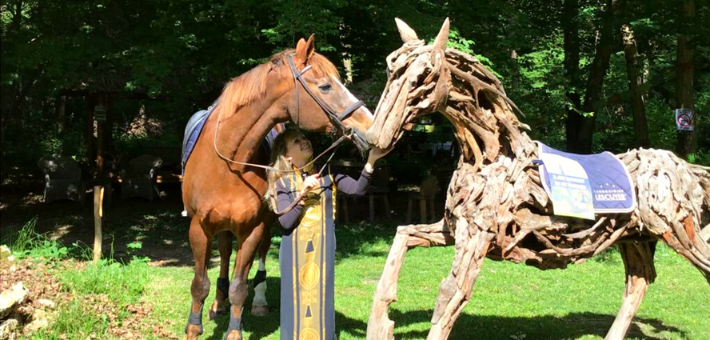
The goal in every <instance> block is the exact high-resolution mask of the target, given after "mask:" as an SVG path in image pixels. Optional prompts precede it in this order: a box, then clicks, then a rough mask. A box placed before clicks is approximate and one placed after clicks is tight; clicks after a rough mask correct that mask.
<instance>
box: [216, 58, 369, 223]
mask: <svg viewBox="0 0 710 340" xmlns="http://www.w3.org/2000/svg"><path fill="white" fill-rule="evenodd" d="M288 66H289V68H290V69H291V74H292V75H293V78H294V90H295V92H296V126H299V123H300V121H299V120H300V107H299V98H298V93H299V92H298V83H300V84H301V86H303V89H304V90H305V91H306V92H307V93H308V94H309V95H310V96H311V98H312V99H313V100H314V101H315V102H316V103H317V104H318V106H320V108H321V109H322V110H323V111H324V112H325V114H326V115H327V116H328V119H329V120H330V121H331V123H332V124H333V125H334V126H335V127H336V129H337V130H338V131H340V132H341V134H342V135H341V136H340V138H338V139H337V140H336V141H335V142H333V143H332V144H331V145H330V146H329V147H328V148H327V149H325V150H324V151H323V152H321V153H320V154H318V156H316V157H315V158H313V159H312V160H311V161H310V162H308V163H306V164H305V165H303V166H301V167H298V168H294V169H292V170H279V169H276V168H274V167H272V166H268V165H262V164H255V163H249V162H239V161H235V160H232V159H229V158H228V157H226V156H224V155H222V153H220V152H219V149H218V148H217V133H218V131H219V123H220V120H221V118H222V110H219V113H218V114H217V123H216V124H215V131H214V139H213V146H214V150H215V152H216V153H217V155H218V156H219V157H220V158H222V159H223V160H225V161H227V162H228V163H232V164H238V165H244V166H252V167H256V168H261V169H264V170H266V171H272V172H279V173H293V172H298V171H302V170H303V169H306V168H308V167H309V166H311V165H312V164H313V163H315V162H316V161H317V160H318V159H319V158H321V157H322V156H323V155H325V154H326V153H327V152H329V151H330V150H333V153H332V154H331V155H330V157H328V160H326V162H325V164H323V167H321V169H320V171H319V172H318V174H319V175H321V174H322V173H323V170H325V168H326V167H327V166H328V164H329V163H330V161H331V160H332V159H333V156H335V151H336V150H337V147H338V146H339V145H340V144H341V143H342V142H344V141H345V140H346V139H351V140H352V141H353V143H355V144H356V146H357V147H358V148H360V149H367V148H368V147H369V144H368V143H367V142H366V141H365V138H364V136H362V135H361V133H359V132H358V131H356V130H355V129H353V128H352V127H350V126H347V125H345V124H343V120H345V119H347V118H348V117H349V116H350V115H351V114H353V112H355V111H357V109H359V108H360V107H363V106H364V105H365V103H364V102H363V101H361V100H358V101H356V102H354V103H352V104H350V105H349V106H348V107H346V108H345V110H343V112H341V113H340V114H338V113H336V111H335V110H333V109H332V108H331V107H330V106H329V105H328V104H327V103H325V102H324V101H323V100H321V99H320V98H318V97H317V96H316V95H315V93H313V91H311V89H310V88H309V87H308V85H306V81H305V80H304V79H303V75H304V74H305V73H306V72H308V70H310V69H311V65H308V66H306V67H304V68H303V69H302V70H301V71H300V72H299V71H298V70H297V69H296V65H295V64H294V63H293V57H292V56H289V57H288ZM215 105H216V104H215ZM302 196H303V195H299V197H297V198H296V199H295V200H294V201H293V202H292V203H291V205H289V206H288V207H287V208H286V209H284V210H283V211H280V212H279V211H275V213H276V214H277V215H283V214H285V213H286V212H288V211H290V210H291V209H293V208H294V207H295V206H296V204H298V202H299V201H300V200H301V198H302Z"/></svg>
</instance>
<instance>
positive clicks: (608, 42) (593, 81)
mask: <svg viewBox="0 0 710 340" xmlns="http://www.w3.org/2000/svg"><path fill="white" fill-rule="evenodd" d="M613 5H614V4H613V0H607V2H606V5H605V7H606V8H605V10H604V12H603V13H602V14H601V18H602V19H601V24H600V25H599V42H598V43H597V48H596V54H595V56H594V61H593V62H592V66H591V70H590V72H589V78H588V79H587V91H586V93H585V95H584V106H583V107H582V110H583V111H584V112H591V113H592V114H591V115H589V116H588V117H582V119H581V125H580V126H579V130H578V133H577V136H576V137H577V143H576V145H575V147H576V150H574V151H573V152H576V153H582V154H589V153H592V141H593V136H594V122H595V120H596V116H597V115H598V114H599V111H600V110H601V109H602V108H603V107H604V105H605V103H604V101H603V94H602V89H603V87H604V77H605V76H606V71H607V70H608V69H609V59H610V58H611V50H612V35H613V29H612V26H613V16H612V10H613Z"/></svg>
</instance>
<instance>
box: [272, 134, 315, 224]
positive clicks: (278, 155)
mask: <svg viewBox="0 0 710 340" xmlns="http://www.w3.org/2000/svg"><path fill="white" fill-rule="evenodd" d="M301 135H302V133H301V131H300V130H298V129H295V128H289V129H286V131H284V132H282V133H280V134H279V135H278V137H276V140H275V141H274V146H273V147H272V149H271V164H270V165H271V166H272V167H274V168H276V170H279V171H268V180H269V189H268V190H266V195H264V199H265V200H266V202H267V203H268V205H269V208H270V209H271V210H272V211H278V206H277V202H276V184H277V182H278V181H279V179H281V178H282V177H285V176H289V177H291V180H292V185H293V186H294V190H296V191H300V190H301V189H302V188H303V179H302V178H301V176H294V175H293V174H294V173H293V172H289V171H293V170H294V166H293V164H292V163H291V162H289V160H288V159H287V157H286V151H287V150H288V143H289V142H290V141H292V140H293V139H294V138H296V137H298V136H301ZM309 161H310V159H309ZM312 169H313V164H311V165H309V166H308V167H306V168H305V169H303V171H305V172H310V171H311V170H312ZM280 171H284V172H280Z"/></svg>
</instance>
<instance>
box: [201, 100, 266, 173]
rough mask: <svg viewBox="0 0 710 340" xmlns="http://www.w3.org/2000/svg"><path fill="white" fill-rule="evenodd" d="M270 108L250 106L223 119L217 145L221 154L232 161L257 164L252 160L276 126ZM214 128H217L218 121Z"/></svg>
mask: <svg viewBox="0 0 710 340" xmlns="http://www.w3.org/2000/svg"><path fill="white" fill-rule="evenodd" d="M268 108H269V105H258V104H257V105H248V106H245V107H242V108H240V109H239V110H237V112H236V113H234V114H233V115H231V116H230V117H229V118H227V119H225V118H222V120H221V121H220V123H219V130H218V131H217V134H218V136H217V143H216V144H217V148H218V149H219V151H220V153H221V154H222V155H223V156H225V157H227V158H229V159H230V160H232V161H236V162H250V163H253V162H256V161H257V160H255V159H252V158H253V156H254V155H255V154H257V152H258V151H259V147H260V146H261V143H262V141H263V140H264V138H265V137H266V134H267V133H268V132H269V131H270V130H271V129H272V128H273V127H274V125H275V120H274V119H273V118H271V117H270V115H269V113H270V112H269V110H268ZM214 128H216V120H215V121H214ZM213 133H214V131H213ZM210 137H212V138H213V137H214V136H210ZM265 161H266V160H263V161H261V162H260V163H265ZM230 168H233V169H237V168H242V166H239V165H232V166H230Z"/></svg>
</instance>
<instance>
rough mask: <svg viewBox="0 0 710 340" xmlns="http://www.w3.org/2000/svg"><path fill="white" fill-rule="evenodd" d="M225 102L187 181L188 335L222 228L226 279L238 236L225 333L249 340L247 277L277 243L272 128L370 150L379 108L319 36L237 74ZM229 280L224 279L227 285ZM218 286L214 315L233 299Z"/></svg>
mask: <svg viewBox="0 0 710 340" xmlns="http://www.w3.org/2000/svg"><path fill="white" fill-rule="evenodd" d="M218 103H219V104H217V107H216V108H215V111H214V112H213V113H212V114H211V116H210V117H209V118H208V119H207V121H206V122H205V126H204V128H203V130H202V134H201V136H202V138H200V139H198V141H197V143H196V144H195V148H194V150H193V152H192V155H191V156H190V159H189V161H188V162H187V164H186V165H185V173H184V179H183V202H184V204H185V209H186V211H187V214H188V215H189V216H190V217H191V222H190V231H189V237H190V247H191V248H192V252H193V255H194V257H195V276H194V278H193V280H192V287H191V293H192V306H191V309H190V317H189V319H188V324H187V327H186V328H185V333H186V335H187V336H186V338H187V339H197V337H198V336H199V335H200V334H202V308H203V305H204V301H205V298H206V297H207V295H208V292H209V288H210V281H209V278H208V277H207V267H208V265H207V264H208V261H209V258H210V253H211V244H212V240H213V237H214V236H215V235H217V234H218V233H221V234H220V242H219V243H220V258H221V262H222V264H221V270H220V277H221V278H222V279H223V280H224V279H226V275H227V272H228V270H229V263H228V261H229V256H230V255H231V236H230V234H229V233H225V232H231V234H232V235H234V236H236V239H237V257H236V261H235V265H234V275H233V279H232V282H231V284H229V285H228V297H229V302H230V303H231V308H230V310H229V312H230V320H229V328H228V329H227V332H226V334H225V338H227V339H229V340H234V339H242V332H241V330H242V326H241V318H242V309H243V306H244V302H245V301H246V298H247V296H248V290H247V275H248V274H249V270H250V269H251V265H252V262H253V260H254V254H255V252H256V251H257V250H259V249H261V250H260V252H261V253H262V259H261V260H260V267H261V268H260V269H263V255H264V254H265V251H266V250H268V246H269V242H270V239H269V238H270V237H269V232H268V228H267V227H266V226H267V225H268V224H269V222H271V221H273V220H274V217H275V215H274V214H273V213H272V212H270V211H269V210H268V208H267V205H266V204H262V198H263V196H264V194H265V192H266V189H267V176H266V171H265V170H264V169H263V168H260V167H258V165H259V164H261V165H263V164H267V162H268V155H266V154H265V152H263V151H262V149H261V148H260V145H261V143H262V140H263V139H264V137H265V136H266V134H267V133H268V132H269V131H270V130H271V129H272V128H273V127H274V126H275V125H277V124H279V123H284V122H287V121H289V120H290V121H293V122H296V123H297V124H298V125H299V126H300V127H302V128H304V129H307V130H311V131H320V132H335V133H340V134H343V133H347V135H353V136H355V137H360V138H359V141H360V143H356V144H357V145H358V147H360V148H365V147H366V144H364V143H363V142H362V141H363V139H362V136H364V134H363V133H364V132H365V131H367V129H368V128H369V127H370V126H371V125H372V113H370V112H369V111H368V110H367V109H366V108H365V107H364V106H362V102H360V101H358V100H357V99H356V98H355V97H354V96H353V95H352V94H351V93H350V92H349V91H348V90H347V89H346V88H345V87H344V86H343V85H342V83H341V82H340V81H339V76H338V71H337V70H336V68H335V66H334V65H333V64H332V63H331V62H330V61H328V60H327V59H326V58H325V57H323V56H322V55H320V54H317V53H315V45H314V42H313V36H311V37H310V38H309V39H308V41H305V40H304V39H301V40H300V41H299V42H298V45H297V47H296V49H295V50H293V49H290V50H285V51H283V52H281V53H278V54H275V55H273V56H272V57H271V58H270V59H269V61H268V62H266V63H264V64H261V65H259V66H257V67H255V68H254V69H252V70H250V71H249V72H247V73H245V74H243V75H241V76H239V77H237V78H235V79H233V80H232V81H231V82H229V83H228V84H227V85H226V86H225V88H224V91H223V92H222V95H221V96H220V98H219V100H218ZM336 112H337V113H341V114H339V115H338V114H336ZM356 141H357V139H356ZM246 162H249V164H247V163H246ZM223 234H224V236H225V237H222V235H223ZM257 276H265V274H262V273H259V275H257ZM227 282H228V281H221V283H222V284H223V285H224V284H225V283H227ZM217 286H218V290H217V292H218V294H217V297H216V299H215V303H214V304H213V308H211V309H212V311H211V312H213V313H210V314H211V315H214V314H215V313H214V312H218V311H219V310H220V309H221V308H223V305H224V304H225V301H224V300H226V297H225V296H224V293H223V292H220V289H219V288H220V281H218V285H217ZM224 288H226V287H222V290H224ZM258 295H262V296H261V297H259V296H257V297H255V304H259V305H260V307H261V308H262V309H265V308H266V300H265V299H264V298H263V291H261V292H260V294H258ZM262 311H263V310H262Z"/></svg>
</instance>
